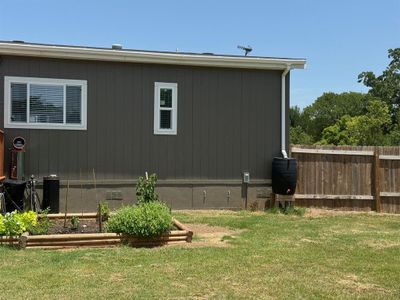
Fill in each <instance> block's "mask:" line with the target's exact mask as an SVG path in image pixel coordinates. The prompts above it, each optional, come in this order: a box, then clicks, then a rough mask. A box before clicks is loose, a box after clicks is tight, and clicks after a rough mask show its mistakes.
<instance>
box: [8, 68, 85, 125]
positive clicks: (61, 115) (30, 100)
mask: <svg viewBox="0 0 400 300" xmlns="http://www.w3.org/2000/svg"><path fill="white" fill-rule="evenodd" d="M86 107H87V81H86V80H71V79H52V78H35V77H11V76H6V77H4V127H5V128H27V129H72V130H86V128H87V120H86V118H87V114H86Z"/></svg>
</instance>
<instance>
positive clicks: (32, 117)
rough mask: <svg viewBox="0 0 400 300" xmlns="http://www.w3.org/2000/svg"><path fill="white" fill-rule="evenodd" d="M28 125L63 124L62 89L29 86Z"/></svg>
mask: <svg viewBox="0 0 400 300" xmlns="http://www.w3.org/2000/svg"><path fill="white" fill-rule="evenodd" d="M29 91H30V97H29V123H61V124H62V123H64V87H63V86H62V85H45V84H31V85H30V90H29Z"/></svg>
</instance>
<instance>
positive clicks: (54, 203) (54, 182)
mask: <svg viewBox="0 0 400 300" xmlns="http://www.w3.org/2000/svg"><path fill="white" fill-rule="evenodd" d="M42 206H43V209H46V208H48V207H50V212H51V213H59V212H60V178H58V176H55V175H51V176H47V177H43V205H42Z"/></svg>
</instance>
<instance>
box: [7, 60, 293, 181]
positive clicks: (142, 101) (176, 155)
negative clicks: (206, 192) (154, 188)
mask: <svg viewBox="0 0 400 300" xmlns="http://www.w3.org/2000/svg"><path fill="white" fill-rule="evenodd" d="M4 76H32V77H46V78H65V79H85V80H87V81H88V90H87V92H88V107H87V115H88V119H87V122H88V123H87V126H88V129H87V130H86V131H75V130H39V129H36V130H35V129H32V130H26V129H6V131H5V134H6V148H8V147H10V144H11V140H12V138H13V137H14V136H17V135H21V136H24V137H25V138H26V140H27V144H28V147H27V156H26V171H27V173H33V174H35V175H38V176H40V177H41V176H45V175H48V174H52V173H56V174H59V175H60V176H61V177H62V178H63V179H79V173H80V170H81V171H82V178H83V179H91V178H92V169H95V171H96V175H97V178H99V179H114V180H118V179H134V178H136V177H137V176H138V175H141V174H143V173H144V172H145V171H149V172H157V173H158V174H159V177H160V178H162V179H239V178H240V174H241V172H242V171H243V170H248V171H250V172H251V176H252V178H254V179H268V178H270V172H271V168H270V164H271V160H272V157H273V156H275V155H278V154H279V150H280V95H281V91H280V87H281V82H280V79H281V72H280V71H262V70H244V69H243V70H242V69H223V68H201V67H184V66H166V65H151V64H132V63H129V64H128V63H127V64H123V63H111V62H93V61H75V60H57V59H40V58H23V57H11V56H5V57H3V60H2V62H1V63H0V100H1V105H0V107H1V108H0V112H1V119H2V118H3V108H4V106H3V100H4V99H3V95H4V90H3V88H4V83H3V79H4ZM156 81H160V82H176V83H178V134H177V135H176V136H171V135H166V136H162V135H154V134H153V114H154V82H156ZM288 100H289V76H288V78H287V101H288ZM3 125H4V122H3V121H2V122H1V126H3ZM8 165H9V157H8V155H7V156H6V166H8ZM7 171H8V170H7Z"/></svg>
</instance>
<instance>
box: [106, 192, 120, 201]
mask: <svg viewBox="0 0 400 300" xmlns="http://www.w3.org/2000/svg"><path fill="white" fill-rule="evenodd" d="M106 200H124V197H123V196H122V192H121V191H107V192H106Z"/></svg>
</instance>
